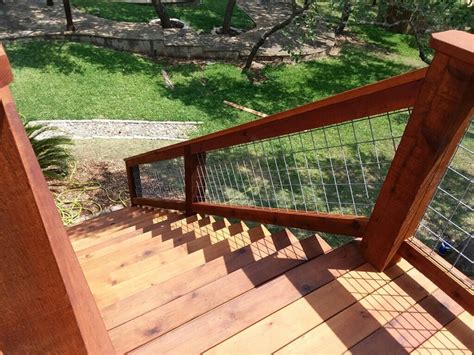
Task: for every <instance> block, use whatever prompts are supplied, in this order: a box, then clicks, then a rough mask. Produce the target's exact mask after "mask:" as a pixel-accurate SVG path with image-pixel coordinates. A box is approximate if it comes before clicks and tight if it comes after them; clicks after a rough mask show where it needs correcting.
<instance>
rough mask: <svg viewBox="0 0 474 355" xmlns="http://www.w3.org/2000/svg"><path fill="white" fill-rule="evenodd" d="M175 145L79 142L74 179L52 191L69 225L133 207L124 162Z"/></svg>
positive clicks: (57, 183) (55, 185)
mask: <svg viewBox="0 0 474 355" xmlns="http://www.w3.org/2000/svg"><path fill="white" fill-rule="evenodd" d="M172 143H174V142H170V141H157V140H140V139H133V140H132V139H87V140H77V141H75V145H74V148H73V155H74V158H75V161H74V162H73V163H72V164H73V167H72V172H71V174H70V176H69V177H68V178H66V179H64V180H61V181H51V182H50V184H49V185H50V189H51V191H52V193H53V195H54V197H55V200H56V205H57V207H58V210H59V212H60V214H61V217H62V219H63V222H64V223H65V224H66V225H70V224H74V223H77V222H79V221H81V220H83V219H87V218H89V217H91V216H93V215H97V214H99V213H101V212H103V211H109V210H110V209H112V208H114V207H116V206H127V205H128V204H129V195H128V182H127V175H126V172H125V164H124V161H123V159H124V158H126V157H129V156H132V155H136V154H140V153H143V152H147V151H150V150H153V149H157V148H160V147H163V146H166V145H169V144H172Z"/></svg>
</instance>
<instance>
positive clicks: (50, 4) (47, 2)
mask: <svg viewBox="0 0 474 355" xmlns="http://www.w3.org/2000/svg"><path fill="white" fill-rule="evenodd" d="M46 5H47V6H53V5H54V2H53V0H46Z"/></svg>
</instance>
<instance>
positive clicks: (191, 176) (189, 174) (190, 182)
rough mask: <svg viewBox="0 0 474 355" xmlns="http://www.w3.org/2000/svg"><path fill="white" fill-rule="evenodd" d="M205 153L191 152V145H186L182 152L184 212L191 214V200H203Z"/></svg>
mask: <svg viewBox="0 0 474 355" xmlns="http://www.w3.org/2000/svg"><path fill="white" fill-rule="evenodd" d="M205 161H206V154H205V153H198V154H192V153H191V147H190V146H187V147H186V149H185V154H184V171H185V178H184V179H185V186H186V187H185V193H186V214H187V215H192V214H193V213H194V211H193V202H204V201H205V179H204V176H202V175H203V174H205V171H206V166H205Z"/></svg>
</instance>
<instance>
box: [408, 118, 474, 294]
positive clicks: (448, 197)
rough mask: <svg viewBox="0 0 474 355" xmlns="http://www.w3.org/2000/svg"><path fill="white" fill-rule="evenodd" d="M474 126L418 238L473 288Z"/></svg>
mask: <svg viewBox="0 0 474 355" xmlns="http://www.w3.org/2000/svg"><path fill="white" fill-rule="evenodd" d="M473 177H474V125H473V123H472V122H471V124H470V125H469V128H468V129H467V131H466V133H465V135H464V137H463V139H462V140H461V143H460V144H459V145H458V147H457V150H456V153H455V154H454V156H453V158H452V159H451V162H450V163H449V167H448V169H447V170H446V173H445V174H444V176H443V178H442V180H441V182H440V184H439V186H438V188H437V190H436V193H435V195H434V196H433V199H432V201H431V202H430V204H429V206H428V208H427V209H426V212H425V215H424V216H423V219H422V220H421V222H420V224H419V226H418V230H417V232H416V234H415V236H414V238H416V239H418V240H420V241H421V242H423V243H424V244H425V245H427V246H429V247H430V248H431V253H432V254H433V253H436V254H438V255H440V256H442V257H443V258H444V259H445V260H446V261H447V262H448V264H450V267H449V268H448V271H449V272H455V270H456V269H457V270H459V271H461V272H462V273H463V274H464V275H466V276H468V278H469V280H466V281H467V282H468V283H469V286H470V287H471V288H472V287H473V282H472V278H473V276H474V270H473V260H474V242H473V240H472V239H473V232H474V213H473V206H474V187H473V186H472V184H473Z"/></svg>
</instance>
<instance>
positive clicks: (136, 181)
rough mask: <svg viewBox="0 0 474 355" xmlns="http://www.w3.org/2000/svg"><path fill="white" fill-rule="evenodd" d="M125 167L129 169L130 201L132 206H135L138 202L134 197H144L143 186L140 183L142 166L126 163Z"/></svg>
mask: <svg viewBox="0 0 474 355" xmlns="http://www.w3.org/2000/svg"><path fill="white" fill-rule="evenodd" d="M125 169H126V171H127V180H128V191H129V193H130V202H131V205H132V206H135V205H136V203H135V202H134V199H135V198H137V197H142V188H141V183H140V168H139V167H138V165H136V166H128V165H127V164H125Z"/></svg>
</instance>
